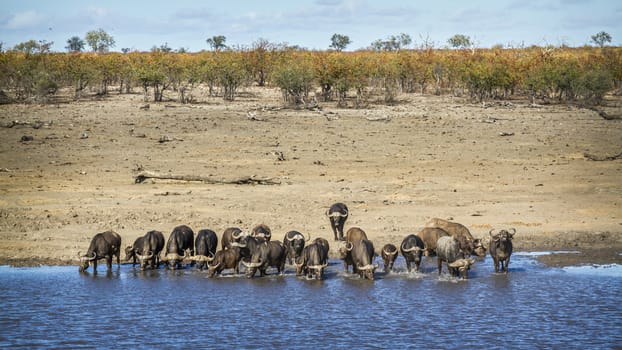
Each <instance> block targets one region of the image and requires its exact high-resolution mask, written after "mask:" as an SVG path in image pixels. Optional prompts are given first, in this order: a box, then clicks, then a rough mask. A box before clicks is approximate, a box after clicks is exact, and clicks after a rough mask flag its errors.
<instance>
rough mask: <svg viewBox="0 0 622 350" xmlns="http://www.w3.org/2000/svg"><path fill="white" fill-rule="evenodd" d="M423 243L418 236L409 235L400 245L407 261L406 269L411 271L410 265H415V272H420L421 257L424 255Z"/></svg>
mask: <svg viewBox="0 0 622 350" xmlns="http://www.w3.org/2000/svg"><path fill="white" fill-rule="evenodd" d="M423 250H424V247H423V241H422V240H421V238H419V236H417V235H408V236H406V237H404V239H403V240H402V244H400V251H401V252H402V256H403V257H404V260H405V261H406V269H408V272H410V271H411V266H410V264H412V263H414V264H415V271H419V266H421V255H422V254H423Z"/></svg>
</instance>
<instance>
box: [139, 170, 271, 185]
mask: <svg viewBox="0 0 622 350" xmlns="http://www.w3.org/2000/svg"><path fill="white" fill-rule="evenodd" d="M147 179H160V180H176V181H197V182H204V183H209V184H230V185H280V184H281V182H279V181H276V180H273V179H271V178H259V177H257V176H255V175H251V176H244V177H240V178H236V179H217V178H214V177H210V176H199V175H175V174H157V173H152V172H149V171H144V172H141V173H140V174H138V175H136V177H134V183H142V182H144V181H145V180H147Z"/></svg>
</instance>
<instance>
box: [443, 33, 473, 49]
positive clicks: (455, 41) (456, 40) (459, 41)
mask: <svg viewBox="0 0 622 350" xmlns="http://www.w3.org/2000/svg"><path fill="white" fill-rule="evenodd" d="M447 43H448V44H449V46H451V47H453V48H455V49H466V48H469V47H471V46H472V45H473V43H472V42H471V38H470V37H469V36H468V35H464V34H456V35H454V36H452V37H451V38H449V39H447Z"/></svg>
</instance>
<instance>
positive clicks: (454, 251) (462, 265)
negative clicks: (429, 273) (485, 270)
mask: <svg viewBox="0 0 622 350" xmlns="http://www.w3.org/2000/svg"><path fill="white" fill-rule="evenodd" d="M436 254H437V256H438V258H437V264H438V274H439V275H440V274H441V271H442V268H443V261H445V262H446V263H447V269H448V270H449V273H450V274H451V275H452V276H456V277H457V276H458V275H459V273H460V272H462V277H463V278H464V279H466V278H468V275H467V272H468V270H469V269H470V268H471V265H473V263H475V259H466V258H465V255H467V254H466V253H465V252H464V251H462V250H461V249H460V242H458V240H457V239H456V237H453V236H443V237H439V239H438V241H437V242H436Z"/></svg>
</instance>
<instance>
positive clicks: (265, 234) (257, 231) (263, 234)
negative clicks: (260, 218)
mask: <svg viewBox="0 0 622 350" xmlns="http://www.w3.org/2000/svg"><path fill="white" fill-rule="evenodd" d="M251 236H253V237H257V238H263V239H265V240H266V241H270V238H271V237H272V231H271V230H270V227H268V225H266V224H259V225H257V226H255V227H253V229H252V230H251Z"/></svg>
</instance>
